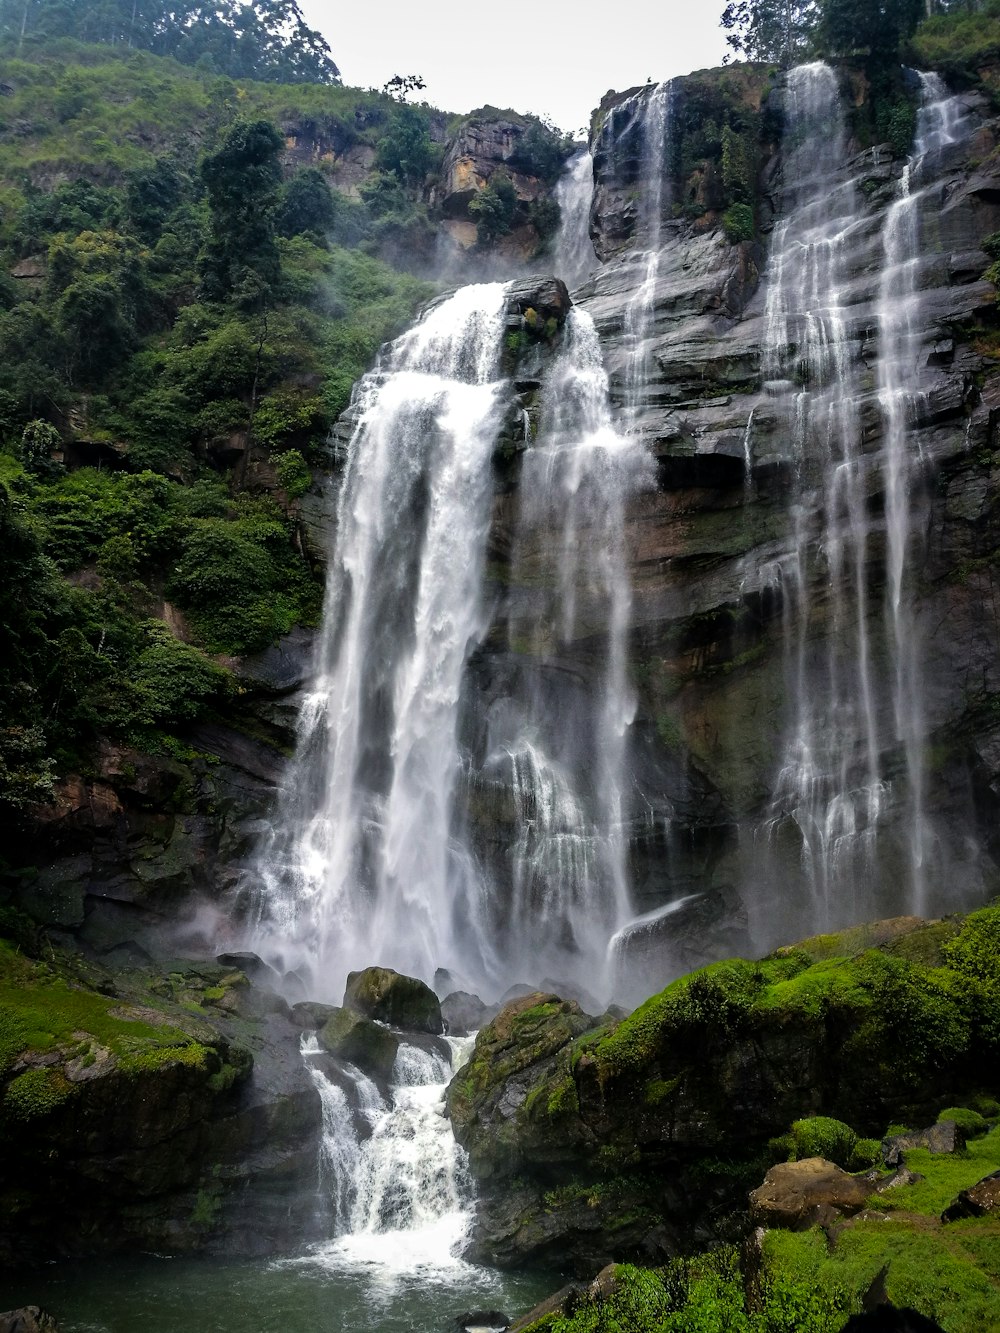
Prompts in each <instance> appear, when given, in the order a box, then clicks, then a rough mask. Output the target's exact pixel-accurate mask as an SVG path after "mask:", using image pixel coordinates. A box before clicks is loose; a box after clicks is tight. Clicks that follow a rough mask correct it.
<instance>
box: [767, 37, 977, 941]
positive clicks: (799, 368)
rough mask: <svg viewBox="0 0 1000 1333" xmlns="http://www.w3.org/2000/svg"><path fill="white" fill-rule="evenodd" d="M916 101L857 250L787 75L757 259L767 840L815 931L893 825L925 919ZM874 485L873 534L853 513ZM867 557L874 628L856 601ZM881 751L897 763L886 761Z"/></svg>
mask: <svg viewBox="0 0 1000 1333" xmlns="http://www.w3.org/2000/svg"><path fill="white" fill-rule="evenodd" d="M921 85H922V101H923V106H922V108H921V111H920V115H919V120H918V129H917V139H916V143H915V151H914V157H913V158H911V160H910V162H909V163H908V164H907V166H906V168H905V169H904V172H903V177H902V181H901V185H900V195H899V198H898V199H897V200H896V201H895V202H894V203H893V204H892V205H891V206H890V208H889V210H888V212H887V214H886V217H885V220H884V223H883V225H882V229H881V234H880V235H876V233H874V232H873V231H872V220H871V219H870V217H869V216H868V215H867V214H866V212H865V210H864V208H863V206H862V202H861V198H860V196H859V192H858V190H857V182H856V180H855V179H854V178H852V176H851V174H850V166H849V163H848V161H847V151H846V134H845V129H844V123H843V115H842V111H841V102H840V95H839V90H838V86H837V80H836V76H835V75H834V73H833V71H832V70H831V69H830V68H829V67H828V66H826V65H823V64H821V63H816V64H812V65H806V66H802V67H800V68H798V69H794V70H792V71H790V73H789V75H788V84H787V100H786V113H787V128H786V144H787V148H786V164H785V208H784V210H783V217H782V220H781V221H780V223H779V224H778V225H777V227H776V228H775V234H774V241H773V247H772V257H771V276H770V283H769V288H768V294H767V305H766V343H765V353H766V366H765V371H766V375H767V376H768V379H769V381H770V385H769V387H770V389H771V391H772V392H776V393H779V394H780V392H781V390H782V388H784V390H785V402H786V403H787V404H789V411H788V418H789V424H790V431H791V434H792V437H793V442H794V460H793V464H794V468H795V472H796V478H797V480H796V489H795V495H794V503H793V510H792V519H793V544H792V550H791V551H790V553H789V554H787V555H786V556H784V557H782V558H780V559H779V560H778V562H777V566H776V570H775V571H774V574H775V577H776V580H777V583H778V585H779V586H780V588H781V592H782V596H783V614H784V618H785V644H786V652H787V655H788V660H787V663H786V673H787V678H788V681H789V684H790V686H791V695H792V713H793V719H792V726H791V728H790V731H789V734H788V737H787V740H786V747H785V754H784V759H783V762H782V766H781V771H780V774H779V777H778V781H777V784H776V789H775V794H774V798H773V806H772V823H771V828H772V831H773V832H774V833H775V834H777V833H779V832H780V830H781V829H782V828H783V827H784V825H785V823H786V822H787V820H788V818H789V817H790V818H791V819H792V820H793V821H794V823H795V825H797V827H798V830H799V836H800V838H801V849H802V852H801V855H802V865H803V871H804V875H805V879H806V882H807V884H808V887H809V890H810V894H811V911H810V913H809V917H810V919H811V921H812V923H813V924H814V925H815V926H816V927H818V928H824V927H827V926H831V925H836V924H839V923H842V922H845V921H849V920H852V919H857V918H858V917H860V916H863V915H865V914H868V913H870V911H871V910H872V909H873V908H874V907H875V905H876V895H875V889H876V883H878V884H879V885H880V886H881V888H882V889H883V890H884V888H885V884H886V877H887V866H888V864H889V862H887V861H886V860H885V856H886V854H887V852H888V849H889V848H890V846H891V843H892V838H893V837H896V835H895V834H893V835H892V836H891V837H890V836H888V831H889V818H890V816H891V817H892V820H893V821H894V822H895V821H899V820H900V819H902V823H903V826H904V834H903V838H902V841H903V843H904V844H905V845H904V847H903V848H902V850H901V851H900V852H897V853H889V854H890V855H892V854H894V855H897V857H901V859H902V861H903V863H904V867H903V873H902V875H901V874H900V871H899V868H897V870H896V871H895V872H894V873H893V872H889V873H891V874H892V877H893V878H894V879H905V878H908V880H909V887H908V889H907V890H906V891H905V894H904V895H903V896H902V897H900V899H899V901H898V902H897V903H896V904H895V905H896V906H897V907H898V909H899V910H909V911H914V912H920V911H921V910H922V909H923V908H924V906H925V892H924V889H925V883H924V881H925V869H926V861H927V856H928V854H929V849H930V845H931V842H932V835H931V831H930V829H929V827H928V824H927V819H926V813H925V809H924V806H925V800H924V785H925V778H924V768H923V752H924V747H925V741H926V734H925V733H926V723H925V718H924V709H923V701H922V681H921V671H920V661H921V647H920V638H919V632H918V626H917V624H916V622H915V619H914V615H913V589H912V583H913V565H914V561H913V558H912V557H913V554H914V550H915V544H916V540H917V534H918V533H919V532H920V531H921V530H922V527H923V514H924V506H923V502H922V499H921V495H922V488H921V464H920V459H919V457H918V456H916V455H915V454H914V451H913V447H912V436H911V432H910V427H911V426H912V424H913V421H914V416H915V409H916V406H917V404H918V402H919V399H920V393H919V373H918V352H919V342H920V330H921V323H920V318H919V316H920V307H921V297H920V290H919V278H920V268H921V264H920V250H919V240H920V210H921V205H922V201H923V196H922V193H921V191H919V190H916V191H914V190H913V188H912V186H913V182H914V181H916V180H918V179H919V171H920V162H921V160H922V158H923V157H924V156H925V155H926V154H927V153H929V152H931V151H932V150H934V149H938V148H941V147H944V146H946V145H947V144H948V143H949V142H952V141H953V139H954V138H955V137H956V135H957V133H958V132H959V126H960V121H961V112H960V109H959V106H958V104H957V102H956V99H952V98H948V97H947V94H946V93H945V90H944V88H943V85H941V83H940V81H939V80H937V79H936V78H935V77H932V76H921ZM873 247H877V248H876V249H875V253H874V256H873V257H874V258H875V259H876V260H877V262H879V264H880V269H879V271H880V280H879V289H878V307H877V330H878V367H877V392H878V405H879V408H880V411H881V415H882V420H883V434H882V440H881V445H880V448H879V449H878V451H871V452H867V451H866V450H865V448H864V445H863V432H862V425H861V416H862V410H863V403H864V394H865V392H866V386H865V383H864V377H863V373H862V371H863V367H862V357H861V347H862V343H863V339H864V337H865V334H866V330H865V329H864V328H862V327H860V326H859V322H858V319H857V318H856V317H855V315H854V313H853V311H852V305H853V304H854V303H855V302H857V301H859V300H860V299H862V295H861V292H860V287H859V283H858V272H859V270H860V269H861V267H862V266H863V263H864V258H863V257H864V255H865V254H866V253H870V252H871V251H872V249H873ZM879 475H881V478H882V482H883V485H884V493H885V508H884V534H883V529H882V525H881V524H880V522H879V520H878V518H877V517H873V516H872V513H871V510H870V503H869V501H870V497H871V495H872V494H873V493H875V492H876V491H877V488H878V483H877V480H876V479H877V477H878V476H879ZM883 544H884V549H885V565H886V617H885V625H884V629H883V628H882V627H880V625H879V623H878V619H877V615H876V610H877V603H876V602H875V599H874V597H873V595H872V593H871V592H870V590H869V581H870V578H871V570H872V563H873V559H874V558H875V557H877V556H879V555H881V552H882V547H883ZM761 578H762V582H767V578H768V576H767V574H766V573H764V574H762V576H761ZM824 613H825V614H826V615H827V616H828V619H829V625H830V628H829V631H828V634H827V638H826V641H827V645H828V646H827V649H826V651H825V654H824V655H823V656H822V657H821V656H820V655H819V654H818V653H817V652H816V651H815V650H814V648H813V647H812V633H813V629H814V627H815V624H816V621H817V618H818V617H819V616H821V615H823V614H824ZM894 750H897V751H901V753H902V762H901V763H897V762H896V761H895V760H894V759H893V751H894ZM899 770H902V774H903V780H902V781H901V780H900V774H899ZM883 832H884V833H885V834H886V835H887V836H886V839H885V846H884V847H880V839H882V835H883ZM876 856H878V858H879V866H878V868H876ZM882 906H883V907H885V906H886V903H885V900H884V897H883V902H882Z"/></svg>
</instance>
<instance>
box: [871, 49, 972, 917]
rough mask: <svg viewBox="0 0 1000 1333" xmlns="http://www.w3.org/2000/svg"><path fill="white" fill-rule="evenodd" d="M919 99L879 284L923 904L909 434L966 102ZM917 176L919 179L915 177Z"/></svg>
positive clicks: (939, 92)
mask: <svg viewBox="0 0 1000 1333" xmlns="http://www.w3.org/2000/svg"><path fill="white" fill-rule="evenodd" d="M918 77H919V79H920V92H921V103H922V105H921V107H920V111H919V114H918V118H917V133H916V140H915V143H914V150H913V156H912V157H911V158H910V159H909V161H908V162H907V164H906V166H905V168H904V170H903V176H902V180H901V183H900V195H899V198H898V199H897V200H896V201H895V202H894V203H893V204H892V205H891V207H890V209H889V212H888V214H887V216H886V221H885V225H884V227H883V230H882V248H883V260H882V280H881V284H880V287H879V301H878V324H879V344H880V345H879V362H878V369H879V376H878V393H879V402H880V405H881V408H882V416H883V420H884V423H885V470H886V502H885V514H886V532H887V566H888V578H887V599H888V615H889V622H890V625H891V633H892V647H893V665H894V670H893V677H892V689H893V715H894V719H895V735H896V739H897V741H898V742H899V743H900V745H901V746H902V747H903V752H904V755H905V761H906V775H907V800H908V805H909V810H908V821H907V822H908V826H909V828H908V842H909V858H908V859H909V865H910V876H911V883H912V890H911V900H912V910H913V911H914V912H916V913H918V914H921V913H922V912H923V911H924V910H925V906H926V870H927V861H928V857H929V855H930V854H931V850H932V848H931V843H932V834H931V830H930V829H929V827H928V823H927V816H926V811H925V808H924V807H925V792H924V788H925V773H924V748H925V740H926V720H925V717H924V707H923V681H922V676H921V651H922V650H921V643H920V627H919V625H918V624H917V622H916V620H915V617H914V614H913V593H912V582H913V572H912V555H913V547H914V545H915V541H916V538H917V534H918V532H919V531H920V530H921V529H922V528H923V526H924V524H923V522H922V517H923V510H922V506H921V504H920V501H919V496H920V473H921V466H922V463H921V459H920V458H919V456H915V454H914V451H913V449H912V448H911V444H910V435H909V428H910V426H911V424H912V422H913V419H914V415H915V409H916V407H917V406H918V404H919V399H920V388H919V382H918V381H919V377H918V371H917V365H918V354H919V345H920V341H921V320H920V315H921V313H922V302H921V293H920V288H919V278H920V268H921V257H920V220H921V208H922V206H923V205H924V203H925V202H926V199H927V194H926V191H925V190H922V189H920V188H919V185H920V169H921V164H922V162H923V160H924V158H925V157H926V156H927V154H928V153H931V152H933V151H935V150H938V149H941V148H944V147H947V145H948V144H950V143H953V142H955V141H956V139H958V138H959V137H960V135H961V131H962V111H961V103H960V101H959V99H958V98H957V97H951V96H949V94H948V92H947V89H946V88H945V86H944V84H943V83H942V81H941V79H940V78H939V76H938V75H936V74H920V75H919V76H918ZM915 185H916V187H917V188H916V189H914V186H915Z"/></svg>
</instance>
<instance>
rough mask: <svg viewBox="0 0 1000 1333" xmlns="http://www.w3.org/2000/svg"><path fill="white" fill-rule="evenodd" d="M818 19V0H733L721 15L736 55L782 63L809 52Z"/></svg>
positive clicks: (799, 57)
mask: <svg viewBox="0 0 1000 1333" xmlns="http://www.w3.org/2000/svg"><path fill="white" fill-rule="evenodd" d="M816 21H817V9H816V3H815V0H731V3H730V4H728V5H727V6H726V8H725V9H724V10H723V12H722V18H721V23H722V26H723V28H724V29H725V31H726V34H727V36H726V41H727V43H728V44H729V46H730V47H731V48H732V50H733V52H734V53H735V54H736V55H739V56H743V57H744V58H745V59H747V60H764V61H772V62H775V63H778V64H782V65H791V64H794V63H795V62H796V61H797V60H800V59H801V58H802V57H803V56H804V55H805V54H807V52H808V50H809V46H810V41H811V38H812V35H813V32H814V30H815V26H816Z"/></svg>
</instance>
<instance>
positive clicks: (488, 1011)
mask: <svg viewBox="0 0 1000 1333" xmlns="http://www.w3.org/2000/svg"><path fill="white" fill-rule="evenodd" d="M496 1012H497V1008H496V1005H490V1004H484V1002H483V1001H482V1000H481V999H480V998H479V996H478V995H471V994H470V993H469V992H468V991H462V990H456V991H452V993H451V994H450V995H446V996H445V997H444V999H443V1000H442V1001H441V1017H442V1019H443V1020H444V1026H445V1031H446V1032H447V1033H448V1035H449V1036H450V1037H467V1036H468V1035H469V1033H470V1032H478V1031H479V1029H480V1028H482V1027H485V1026H486V1024H487V1023H488V1022H489V1021H490V1019H492V1018H493V1017H495V1015H496Z"/></svg>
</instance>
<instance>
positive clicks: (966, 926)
mask: <svg viewBox="0 0 1000 1333" xmlns="http://www.w3.org/2000/svg"><path fill="white" fill-rule="evenodd" d="M942 953H943V955H944V960H945V962H946V963H947V965H948V966H949V967H950V968H953V969H954V971H956V972H960V973H961V974H962V975H963V976H967V977H975V978H976V979H977V980H979V981H985V982H988V983H989V984H990V985H991V986H997V987H1000V907H986V908H983V910H982V911H980V912H973V913H972V914H971V915H970V916H967V917H966V918H965V920H964V921H963V923H962V926H961V929H960V930H959V932H958V934H957V935H956V936H955V937H954V939H951V940H948V941H947V943H945V944H944V945H943V946H942Z"/></svg>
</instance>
